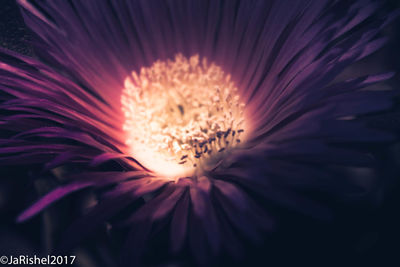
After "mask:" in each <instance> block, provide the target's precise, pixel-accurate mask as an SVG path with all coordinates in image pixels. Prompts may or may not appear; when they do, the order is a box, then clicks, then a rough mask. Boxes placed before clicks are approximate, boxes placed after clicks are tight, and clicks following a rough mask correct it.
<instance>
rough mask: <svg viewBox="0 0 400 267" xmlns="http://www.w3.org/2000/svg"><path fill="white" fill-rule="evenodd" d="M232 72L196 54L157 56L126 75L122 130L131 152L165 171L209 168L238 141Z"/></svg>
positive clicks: (238, 107) (239, 111) (239, 110)
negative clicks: (225, 70) (224, 70)
mask: <svg viewBox="0 0 400 267" xmlns="http://www.w3.org/2000/svg"><path fill="white" fill-rule="evenodd" d="M239 100H240V99H239V95H238V93H237V88H236V87H235V85H234V83H233V82H232V81H231V80H230V76H229V75H226V74H225V73H224V72H223V71H222V69H221V68H220V67H218V66H216V65H215V64H209V63H208V62H207V60H206V59H205V58H204V59H202V61H201V62H200V60H199V56H198V55H195V56H192V57H190V58H189V59H187V58H185V57H184V56H183V55H181V54H178V55H176V57H175V59H174V60H167V61H156V62H155V63H154V64H153V65H152V66H150V67H148V68H142V69H141V70H140V73H136V72H132V76H131V77H127V78H126V80H125V89H124V90H123V93H122V96H121V103H122V111H123V112H124V114H125V123H124V125H123V130H124V131H125V132H126V136H127V137H126V144H127V145H129V146H130V147H131V149H132V154H133V155H134V157H135V159H136V160H138V161H139V162H140V163H141V164H142V165H143V166H145V167H146V168H148V169H150V170H152V171H154V172H156V173H158V174H160V175H164V176H167V177H173V178H177V177H179V176H180V177H182V176H192V175H196V174H199V173H200V172H204V171H207V170H210V169H212V168H214V167H215V166H216V164H217V163H218V162H220V161H221V160H222V159H223V157H224V156H225V155H226V153H229V151H230V150H231V149H232V148H234V147H237V146H238V145H239V143H240V142H241V141H242V140H241V138H242V137H243V133H242V132H243V131H244V129H243V128H244V119H243V117H244V116H243V109H244V104H242V103H241V102H240V101H239Z"/></svg>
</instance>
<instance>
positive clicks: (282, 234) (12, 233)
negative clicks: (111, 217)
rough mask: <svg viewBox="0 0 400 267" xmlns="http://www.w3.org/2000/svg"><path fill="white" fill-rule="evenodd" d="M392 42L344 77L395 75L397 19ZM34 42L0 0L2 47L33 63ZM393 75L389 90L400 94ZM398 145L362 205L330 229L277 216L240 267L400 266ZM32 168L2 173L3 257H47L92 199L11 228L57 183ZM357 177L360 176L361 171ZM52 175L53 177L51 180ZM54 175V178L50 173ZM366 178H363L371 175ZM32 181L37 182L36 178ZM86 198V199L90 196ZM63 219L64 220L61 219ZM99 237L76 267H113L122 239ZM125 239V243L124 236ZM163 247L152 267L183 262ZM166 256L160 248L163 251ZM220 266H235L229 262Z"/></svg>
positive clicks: (382, 117)
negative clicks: (387, 72)
mask: <svg viewBox="0 0 400 267" xmlns="http://www.w3.org/2000/svg"><path fill="white" fill-rule="evenodd" d="M385 6H386V8H387V9H395V8H396V7H397V8H400V3H399V2H398V1H395V0H392V1H388V2H386V4H385ZM384 34H386V35H389V36H390V37H391V40H390V42H389V43H388V44H387V45H386V46H385V48H384V49H382V50H380V51H379V52H377V53H375V54H373V55H372V56H370V57H368V58H367V59H364V60H362V62H359V63H357V64H356V65H355V66H353V67H352V68H351V69H349V70H347V71H346V74H344V75H347V74H350V75H353V74H354V73H367V72H374V71H384V70H396V71H400V20H399V19H398V20H396V21H395V22H394V23H392V24H391V25H390V26H388V27H387V28H386V29H385V32H384ZM30 39H31V34H30V33H29V30H28V29H27V28H26V27H25V25H24V22H23V20H22V18H21V16H20V14H19V10H18V7H17V6H16V4H15V2H14V1H13V0H0V46H3V47H5V48H8V49H11V50H14V51H17V52H19V53H22V54H25V55H30V56H34V54H33V52H32V49H31V47H30V46H29V44H27V43H26V42H27V41H29V40H30ZM399 77H400V75H399V74H397V75H396V76H395V78H394V79H393V80H391V81H390V82H389V83H388V84H387V85H386V86H390V87H393V88H397V89H399V84H400V79H399ZM398 103H399V101H397V104H396V106H395V107H394V108H393V109H392V110H391V111H390V112H387V113H386V114H379V115H376V116H375V117H374V120H373V122H372V126H373V127H379V128H385V129H394V130H395V132H396V133H397V134H399V133H400V105H399V104H398ZM399 155H400V145H399V144H391V145H390V146H389V147H382V148H378V149H377V156H378V157H379V158H380V159H381V160H382V161H381V162H382V164H381V168H380V173H379V178H380V180H381V181H383V182H382V183H381V185H379V186H376V188H375V189H374V190H372V191H371V192H369V193H368V194H367V195H366V196H365V197H363V198H361V199H360V200H359V201H355V203H352V204H351V205H349V204H348V203H343V202H340V201H337V202H335V201H330V202H329V205H330V207H331V208H332V209H333V210H335V212H336V214H337V216H336V217H335V219H334V220H333V221H331V222H321V221H316V220H313V219H311V218H308V217H305V216H302V215H299V214H290V213H286V212H285V211H282V213H281V218H278V220H279V230H278V231H277V232H276V233H273V234H271V235H270V236H269V237H268V240H267V241H266V243H265V244H264V245H262V246H259V247H258V248H254V247H251V246H249V247H248V252H247V257H246V259H245V261H244V262H242V263H240V264H239V265H244V266H293V265H298V266H400V229H399V228H400V219H399V218H400V216H399V214H400V186H399V181H400V176H399V173H400V172H399V169H400V168H399V167H400V156H399ZM36 171H37V170H35V167H33V166H23V167H18V168H15V167H2V168H1V169H0V176H1V178H0V256H1V255H6V256H9V255H21V254H22V255H26V254H30V255H34V254H37V255H43V256H44V255H47V254H49V253H51V251H52V250H53V248H54V246H55V243H56V240H57V238H58V237H59V233H60V232H62V230H63V229H65V227H67V225H68V223H69V222H71V218H70V217H71V216H73V214H74V212H75V211H74V210H75V209H76V206H77V205H78V204H77V203H82V202H85V201H87V198H90V197H91V195H90V192H84V193H78V194H74V195H73V196H72V197H68V198H67V199H66V200H65V201H62V202H61V203H57V204H56V205H54V206H53V207H52V208H50V209H48V210H47V211H46V212H44V213H43V215H41V216H37V217H35V218H34V219H32V220H30V221H29V222H27V223H23V224H16V223H15V218H16V216H17V215H18V213H19V212H21V211H22V210H23V209H24V208H25V207H27V205H29V204H30V203H31V201H33V200H34V199H36V197H37V196H38V195H41V194H43V193H44V192H46V191H47V190H48V189H49V188H51V187H53V186H54V184H53V183H52V182H51V181H52V179H53V178H54V177H40V178H39V179H37V176H36V173H37V172H36ZM361 171H362V170H361ZM49 175H50V174H49ZM52 175H55V176H57V175H56V173H55V174H54V173H53V174H52ZM363 175H365V177H366V179H368V177H367V176H369V174H368V173H365V174H362V173H361V177H362V176H363ZM34 178H35V179H34ZM88 195H89V196H88ZM65 214H69V216H68V215H65ZM103 230H104V231H100V234H99V235H98V236H93V237H91V238H90V239H89V240H88V241H85V242H84V243H83V244H82V245H81V246H80V247H79V248H77V249H76V250H75V251H74V252H73V253H71V254H74V255H76V256H77V260H76V266H88V267H91V266H115V265H116V263H115V261H116V260H115V258H116V255H117V254H118V250H119V249H120V247H119V245H118V243H119V242H120V241H119V237H118V235H117V237H114V238H113V239H112V240H110V239H109V238H108V237H107V236H106V235H104V233H107V230H106V229H103ZM121 240H122V237H121ZM162 250H163V249H162V248H161V249H160V248H156V249H155V250H154V251H161V252H153V254H152V253H150V255H149V258H150V260H149V265H150V266H181V265H180V264H178V263H179V261H180V260H181V259H172V260H171V259H165V255H164V254H163V253H162ZM166 250H167V249H165V251H166ZM224 263H225V264H230V265H231V264H233V262H229V260H227V261H225V262H224Z"/></svg>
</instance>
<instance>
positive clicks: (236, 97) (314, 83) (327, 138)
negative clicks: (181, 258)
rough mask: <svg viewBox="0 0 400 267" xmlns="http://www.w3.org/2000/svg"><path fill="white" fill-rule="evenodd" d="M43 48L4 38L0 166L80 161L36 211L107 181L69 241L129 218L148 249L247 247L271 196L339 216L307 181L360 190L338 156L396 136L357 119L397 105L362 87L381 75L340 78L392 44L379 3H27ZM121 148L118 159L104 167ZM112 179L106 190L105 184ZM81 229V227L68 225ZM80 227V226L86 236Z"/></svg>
mask: <svg viewBox="0 0 400 267" xmlns="http://www.w3.org/2000/svg"><path fill="white" fill-rule="evenodd" d="M19 4H20V6H21V9H22V12H23V15H24V19H25V22H26V24H27V25H28V26H29V27H30V28H31V29H32V31H33V32H34V33H35V34H36V35H37V37H38V38H37V39H38V40H39V41H38V42H36V43H35V44H34V48H35V55H36V57H35V58H31V57H27V56H22V55H19V54H16V53H13V52H11V51H7V50H4V49H3V50H1V51H0V58H1V61H0V88H1V90H2V92H3V94H2V95H1V97H2V100H3V101H2V104H1V105H0V108H1V109H2V110H3V111H4V112H3V114H4V115H2V117H1V120H0V125H1V126H0V127H1V129H2V130H4V131H7V133H10V137H9V138H7V139H2V140H0V143H1V147H0V159H1V161H0V162H1V164H4V165H13V164H28V163H29V164H43V165H44V171H49V170H52V169H54V168H56V167H59V166H75V167H76V166H78V167H79V171H78V172H69V173H67V174H66V177H64V178H65V181H66V182H65V184H62V185H60V186H59V187H57V188H56V189H54V190H52V191H50V192H49V193H48V194H47V195H45V196H43V197H42V198H41V199H39V200H38V201H37V202H35V203H34V204H33V205H32V206H31V207H29V208H28V209H27V210H25V211H24V212H23V213H22V214H21V215H20V216H19V217H18V221H20V222H21V221H25V220H27V219H29V218H31V217H32V216H34V215H36V214H38V213H39V212H40V211H42V210H43V209H45V208H46V207H48V206H49V205H50V204H52V203H54V202H55V201H57V200H59V199H61V198H63V197H64V196H66V195H68V194H71V193H73V192H76V191H78V190H82V189H84V188H88V187H91V188H95V189H99V190H98V196H99V201H98V203H97V205H95V206H94V207H92V209H91V210H90V211H89V212H88V214H86V215H84V216H83V217H81V218H78V219H77V221H76V222H75V223H74V224H73V225H72V226H71V228H70V230H69V232H68V233H67V234H66V235H65V236H66V239H65V241H64V245H65V246H66V247H71V246H73V245H74V244H76V243H77V242H78V241H79V239H80V238H81V237H84V236H86V235H88V234H89V233H90V232H91V231H93V230H94V229H96V227H95V226H97V225H99V224H101V223H103V222H104V221H108V220H110V219H111V218H113V217H115V216H116V215H118V214H119V213H120V212H121V211H123V210H124V209H125V208H127V207H128V206H131V205H133V204H135V203H139V202H140V201H143V200H144V202H143V204H141V205H140V207H139V208H137V209H135V210H134V211H133V212H132V214H131V215H130V216H129V217H128V218H126V219H124V221H123V222H122V223H121V225H123V226H130V227H132V230H131V231H130V234H129V236H128V243H127V249H128V251H129V252H130V257H131V258H133V260H138V259H139V258H140V257H141V254H142V253H143V250H144V249H145V247H146V246H145V245H144V244H147V243H149V242H151V240H152V236H154V234H155V233H156V232H157V231H166V232H168V234H169V236H170V247H169V248H168V249H169V250H170V251H171V252H174V253H178V252H179V251H181V250H182V249H183V247H185V246H186V245H189V246H190V248H191V251H192V255H193V256H194V257H195V258H196V260H197V261H198V262H199V263H205V262H206V261H207V260H208V259H211V258H212V257H213V256H215V255H219V254H221V253H228V254H230V255H233V256H239V255H240V253H241V252H242V244H241V240H242V239H243V238H244V239H246V240H250V241H253V242H259V241H261V240H262V236H263V233H265V232H268V231H270V230H271V229H273V227H274V220H273V218H274V217H275V215H276V214H273V211H272V210H269V209H268V208H266V207H267V206H270V205H271V203H272V204H273V205H277V206H280V207H285V208H287V209H291V210H296V211H298V212H302V213H305V214H308V215H312V216H315V217H318V218H330V216H331V213H330V211H329V209H327V208H325V207H324V205H321V204H319V203H318V202H314V201H312V200H311V199H309V198H307V195H306V194H302V193H300V192H303V191H302V190H315V191H318V192H323V193H324V194H327V195H332V196H336V197H339V196H343V195H346V194H348V193H351V192H353V191H352V190H354V189H353V187H352V186H351V185H352V180H351V179H350V178H349V177H343V178H342V179H340V180H339V179H338V178H337V177H336V176H335V175H334V174H333V173H332V172H330V171H329V170H330V169H331V168H332V167H334V166H365V167H373V163H374V158H373V157H372V156H371V154H370V153H369V152H370V151H369V150H368V146H362V147H360V146H357V144H360V143H362V144H364V145H368V144H372V143H376V142H381V141H386V140H388V139H390V138H391V137H390V135H388V134H386V133H383V132H380V131H376V130H372V129H369V128H368V127H366V123H365V120H359V119H358V118H359V116H360V115H363V114H367V113H371V112H377V111H381V110H384V109H386V108H388V107H390V106H391V97H392V92H390V91H378V90H374V91H373V90H366V89H365V87H367V86H369V85H371V84H374V83H378V82H381V81H384V80H387V79H389V78H390V77H391V76H392V73H382V74H377V75H368V76H363V77H354V78H352V79H348V80H337V79H335V78H336V77H337V75H338V74H340V73H341V72H342V71H343V70H344V69H345V68H346V67H348V66H350V65H351V64H352V63H354V62H356V61H358V60H360V59H362V58H364V57H366V56H368V55H369V54H371V53H373V52H374V51H376V50H377V49H379V48H380V47H381V46H382V45H383V44H384V43H385V38H384V37H380V35H379V32H380V30H381V29H382V28H383V27H384V26H385V25H386V24H387V23H388V22H389V21H391V20H392V19H393V18H394V15H387V14H384V15H382V14H381V13H376V12H375V11H376V10H377V9H378V8H379V6H378V5H377V4H376V3H375V2H371V1H355V2H353V3H349V1H323V0H318V1H257V0H251V1H200V0H199V1H195V0H193V1H148V0H143V1H122V0H121V1H94V0H93V1H57V2H55V1H27V0H19ZM108 161H113V162H117V163H118V164H119V167H118V168H116V167H113V168H111V169H109V170H107V171H104V168H102V166H104V164H105V163H106V162H108ZM100 189H101V190H100ZM71 233H73V235H71ZM77 233H81V234H77Z"/></svg>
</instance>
